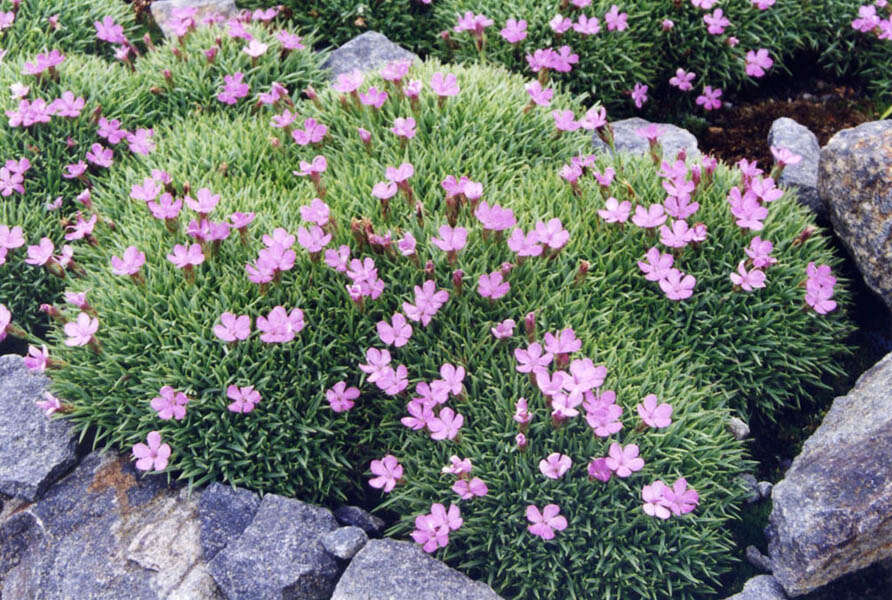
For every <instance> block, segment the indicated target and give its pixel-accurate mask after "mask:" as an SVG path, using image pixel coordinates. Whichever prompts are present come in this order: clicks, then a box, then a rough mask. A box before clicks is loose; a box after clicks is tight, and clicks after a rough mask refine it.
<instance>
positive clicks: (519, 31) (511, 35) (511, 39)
mask: <svg viewBox="0 0 892 600" xmlns="http://www.w3.org/2000/svg"><path fill="white" fill-rule="evenodd" d="M499 34H500V35H501V36H502V37H503V38H505V41H506V42H508V43H509V44H516V43H517V42H520V41H522V40H524V39H526V37H527V22H526V21H525V20H523V19H521V20H519V21H518V20H517V19H508V20H507V21H505V27H504V28H503V29H502V30H501V31H500V32H499Z"/></svg>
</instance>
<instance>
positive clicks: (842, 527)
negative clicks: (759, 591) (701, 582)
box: [766, 354, 892, 596]
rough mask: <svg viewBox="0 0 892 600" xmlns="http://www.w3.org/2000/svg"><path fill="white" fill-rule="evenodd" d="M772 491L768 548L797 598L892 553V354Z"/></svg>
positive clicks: (834, 410) (775, 569)
mask: <svg viewBox="0 0 892 600" xmlns="http://www.w3.org/2000/svg"><path fill="white" fill-rule="evenodd" d="M771 497H772V501H773V508H772V512H771V517H770V522H769V526H768V528H767V530H766V533H767V535H768V541H769V543H768V553H769V556H770V559H771V567H772V573H773V574H774V577H775V578H776V579H777V580H778V581H779V582H780V583H781V585H782V586H783V587H784V589H785V590H786V592H787V594H789V595H790V596H798V595H802V594H805V593H808V592H810V591H811V590H814V589H816V588H818V587H820V586H822V585H824V584H825V583H828V582H830V581H833V580H834V579H836V578H838V577H840V576H842V575H845V574H846V573H850V572H853V571H856V570H859V569H862V568H864V567H866V566H868V565H870V564H872V563H874V562H877V561H879V560H882V559H884V558H888V557H890V556H892V354H889V355H887V356H886V357H885V358H883V359H882V360H881V361H880V362H879V363H877V364H876V365H875V366H874V367H873V368H872V369H870V370H869V371H867V372H866V373H864V374H863V375H862V376H861V378H860V379H858V382H857V383H856V384H855V387H854V388H853V389H852V391H851V392H849V393H848V394H847V395H846V396H842V397H839V398H836V399H835V400H834V401H833V406H832V407H831V408H830V411H829V412H828V413H827V415H826V416H825V417H824V421H823V423H821V426H820V427H819V428H818V429H817V430H816V431H815V433H814V434H813V435H812V436H811V437H810V438H809V439H808V440H806V442H805V444H804V445H803V448H802V452H801V454H800V455H799V456H797V457H796V459H795V460H794V461H793V464H792V466H791V467H790V469H789V471H787V473H786V475H785V477H784V479H783V480H782V481H780V482H779V483H778V484H777V485H775V486H774V489H773V491H772V494H771Z"/></svg>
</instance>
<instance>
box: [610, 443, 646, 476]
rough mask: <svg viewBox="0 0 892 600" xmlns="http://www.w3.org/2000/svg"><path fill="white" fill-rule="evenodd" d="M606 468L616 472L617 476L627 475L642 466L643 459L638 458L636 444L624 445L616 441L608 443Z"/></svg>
mask: <svg viewBox="0 0 892 600" xmlns="http://www.w3.org/2000/svg"><path fill="white" fill-rule="evenodd" d="M607 453H608V455H609V456H608V457H607V459H606V463H607V468H609V469H610V470H611V471H614V472H615V473H616V476H617V477H628V476H629V475H631V474H632V473H633V472H634V471H640V470H641V469H642V468H643V467H644V460H643V459H641V458H638V446H637V444H629V445H627V446H625V447H623V446H621V445H619V444H618V443H616V442H613V443H612V444H610V450H609V451H608V452H607Z"/></svg>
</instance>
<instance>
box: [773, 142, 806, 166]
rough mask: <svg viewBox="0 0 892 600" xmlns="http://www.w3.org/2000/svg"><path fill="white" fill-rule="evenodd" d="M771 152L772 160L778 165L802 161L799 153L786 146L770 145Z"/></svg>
mask: <svg viewBox="0 0 892 600" xmlns="http://www.w3.org/2000/svg"><path fill="white" fill-rule="evenodd" d="M771 154H772V155H773V156H774V162H775V163H777V166H779V167H786V166H789V165H795V164H799V163H800V162H801V161H802V157H801V156H800V155H798V154H796V153H794V152H792V151H790V150H789V149H787V148H781V147H778V146H771Z"/></svg>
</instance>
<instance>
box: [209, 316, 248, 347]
mask: <svg viewBox="0 0 892 600" xmlns="http://www.w3.org/2000/svg"><path fill="white" fill-rule="evenodd" d="M214 335H215V336H217V338H218V339H221V340H223V341H224V342H235V341H241V340H246V339H248V337H249V336H250V335H251V317H249V316H248V315H240V316H238V315H235V314H233V313H230V312H225V313H223V314H222V315H220V323H219V324H218V325H214Z"/></svg>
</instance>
